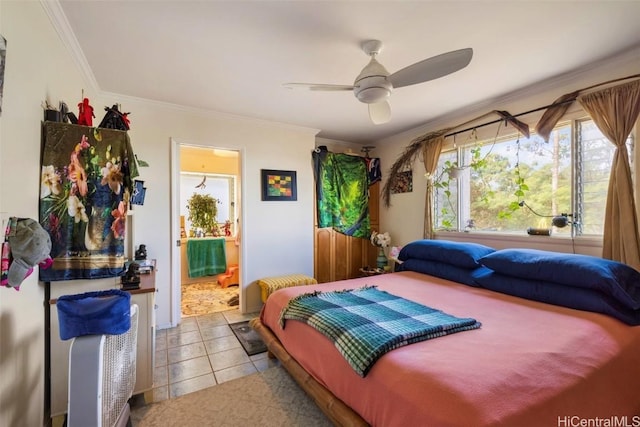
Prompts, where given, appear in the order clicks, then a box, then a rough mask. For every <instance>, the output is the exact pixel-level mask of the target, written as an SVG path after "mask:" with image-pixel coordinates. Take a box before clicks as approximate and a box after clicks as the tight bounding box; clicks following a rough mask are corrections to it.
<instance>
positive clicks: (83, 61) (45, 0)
mask: <svg viewBox="0 0 640 427" xmlns="http://www.w3.org/2000/svg"><path fill="white" fill-rule="evenodd" d="M40 4H41V5H42V8H43V9H44V11H45V12H46V14H47V16H48V17H49V19H50V20H51V24H52V25H53V28H54V29H55V30H56V32H57V33H58V36H59V37H60V39H61V40H62V43H63V44H64V45H65V46H66V47H67V49H68V50H69V53H70V54H71V56H72V57H73V59H74V61H75V62H76V65H77V66H78V68H80V72H81V73H82V75H83V76H84V80H85V82H86V83H87V84H88V85H89V88H90V89H91V91H92V92H95V93H99V92H100V87H99V86H98V81H97V80H96V77H95V76H94V74H93V71H92V70H91V67H90V66H89V62H88V61H87V58H86V57H85V56H84V52H82V48H81V47H80V44H79V43H78V39H77V38H76V36H75V34H74V33H73V31H72V30H71V25H69V21H68V20H67V16H66V15H65V14H64V11H63V10H62V6H60V2H59V1H58V0H40Z"/></svg>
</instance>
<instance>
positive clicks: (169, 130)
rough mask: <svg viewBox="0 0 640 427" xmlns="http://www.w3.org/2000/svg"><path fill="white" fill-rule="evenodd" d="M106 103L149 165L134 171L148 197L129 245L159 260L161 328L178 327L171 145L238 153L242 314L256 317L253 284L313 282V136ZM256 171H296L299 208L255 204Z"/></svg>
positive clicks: (143, 104) (133, 103) (159, 107)
mask: <svg viewBox="0 0 640 427" xmlns="http://www.w3.org/2000/svg"><path fill="white" fill-rule="evenodd" d="M104 102H105V105H107V104H109V103H115V102H118V103H120V104H122V111H130V112H131V115H130V119H131V130H130V131H129V136H130V138H131V143H132V146H133V149H134V151H135V152H136V154H137V155H138V157H139V158H140V159H144V160H145V161H147V162H148V163H149V165H150V166H149V167H145V168H140V170H139V171H140V179H142V180H144V182H145V187H146V188H147V191H146V197H145V202H144V205H143V206H136V207H135V209H134V214H133V218H134V238H135V241H136V242H135V245H136V246H137V245H139V244H140V243H144V244H146V245H147V253H148V258H155V259H156V260H157V265H158V273H159V274H157V275H156V282H157V283H156V285H157V287H158V290H159V292H158V294H157V297H156V298H157V299H156V303H157V305H158V310H157V312H156V316H157V317H156V321H157V324H158V326H159V327H161V328H162V327H167V326H169V325H170V324H173V325H175V322H176V319H172V318H171V317H170V307H171V304H172V303H173V302H172V299H171V293H170V282H171V277H172V274H173V272H172V271H171V269H170V265H171V251H172V248H175V244H173V243H172V241H171V235H170V230H171V227H172V225H175V224H174V222H172V221H173V219H172V218H171V192H170V190H171V176H172V172H171V169H170V165H171V158H170V155H171V139H174V140H176V141H177V142H180V143H188V144H192V145H198V146H211V147H218V148H227V149H232V150H239V151H240V152H241V157H242V171H241V182H242V183H243V188H242V195H241V197H242V202H241V204H240V205H241V207H242V212H241V213H240V215H241V230H242V245H241V249H242V253H241V256H240V257H241V263H242V268H241V274H242V277H241V285H242V286H243V288H244V289H245V290H246V292H245V294H244V297H245V298H244V299H243V307H242V308H243V311H248V312H251V311H257V310H259V309H260V307H261V305H262V302H261V300H260V290H259V287H258V286H257V284H256V283H255V281H256V280H258V279H260V278H261V277H266V276H271V275H278V274H289V273H296V272H297V273H303V274H308V275H313V170H312V167H311V151H312V150H313V148H314V144H315V133H316V131H315V130H310V129H306V128H298V127H293V126H286V125H278V124H275V123H267V122H261V121H256V120H250V119H244V118H237V117H231V116H226V115H220V114H213V113H211V114H208V113H203V112H200V111H195V110H186V109H182V108H179V107H173V106H169V105H166V104H160V103H151V102H148V101H144V100H137V99H134V98H127V97H123V96H117V97H113V98H104ZM260 169H283V170H294V171H296V172H297V184H298V186H297V189H298V201H296V202H263V201H261V187H260ZM176 221H177V220H176ZM175 223H177V222H175ZM178 291H179V284H178Z"/></svg>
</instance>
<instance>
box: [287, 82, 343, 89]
mask: <svg viewBox="0 0 640 427" xmlns="http://www.w3.org/2000/svg"><path fill="white" fill-rule="evenodd" d="M283 86H284V87H286V88H288V89H297V88H302V89H309V90H319V91H342V90H353V86H351V85H331V84H315V83H285V84H283Z"/></svg>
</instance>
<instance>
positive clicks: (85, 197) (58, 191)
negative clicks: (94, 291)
mask: <svg viewBox="0 0 640 427" xmlns="http://www.w3.org/2000/svg"><path fill="white" fill-rule="evenodd" d="M96 134H97V135H99V138H96ZM43 144H44V145H43V148H42V160H41V161H42V163H41V171H42V172H41V177H40V207H39V211H40V218H39V221H40V224H41V225H42V227H43V228H44V229H45V230H46V231H47V232H48V233H49V236H50V237H51V257H52V258H53V266H52V268H50V269H48V270H40V280H42V281H45V282H49V281H55V280H73V279H96V278H102V277H115V276H119V275H120V274H121V273H122V272H123V271H124V237H125V234H126V233H125V232H126V216H127V208H128V202H129V195H130V194H131V192H132V186H133V182H132V181H133V178H135V177H136V176H137V175H138V169H137V166H136V162H135V161H134V154H133V150H132V148H131V142H130V140H129V136H128V135H127V133H126V132H122V131H117V130H111V129H97V128H93V129H92V128H87V127H84V126H75V125H72V124H66V123H56V122H45V123H44V125H43Z"/></svg>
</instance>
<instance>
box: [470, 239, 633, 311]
mask: <svg viewBox="0 0 640 427" xmlns="http://www.w3.org/2000/svg"><path fill="white" fill-rule="evenodd" d="M480 263H481V264H482V265H484V266H485V267H488V268H490V269H492V270H494V271H496V272H498V273H500V274H505V275H508V276H513V277H521V278H525V279H534V280H543V281H548V282H553V283H559V284H562V285H567V286H574V287H579V288H587V289H593V290H597V291H600V292H602V293H604V294H607V295H610V296H611V297H612V298H615V299H616V300H617V301H619V302H620V303H622V304H624V305H625V306H627V307H629V308H632V309H634V310H637V309H639V308H640V273H639V272H638V271H636V270H635V269H633V268H631V267H629V266H628V265H625V264H622V263H619V262H617V261H611V260H608V259H603V258H598V257H594V256H589V255H576V254H565V253H559V252H549V251H541V250H535V249H503V250H500V251H495V252H493V253H491V254H489V255H486V256H484V257H483V258H482V259H480Z"/></svg>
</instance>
